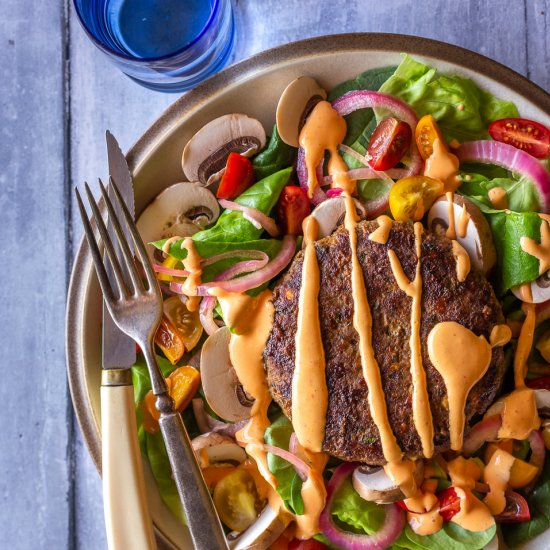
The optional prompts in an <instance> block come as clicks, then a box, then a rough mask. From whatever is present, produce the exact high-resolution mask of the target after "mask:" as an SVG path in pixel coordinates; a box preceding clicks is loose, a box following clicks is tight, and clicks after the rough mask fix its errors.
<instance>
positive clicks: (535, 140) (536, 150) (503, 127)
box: [489, 118, 550, 159]
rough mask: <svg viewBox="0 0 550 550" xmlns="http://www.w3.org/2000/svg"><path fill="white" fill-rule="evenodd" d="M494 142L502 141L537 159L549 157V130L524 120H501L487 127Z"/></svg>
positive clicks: (536, 123) (531, 121)
mask: <svg viewBox="0 0 550 550" xmlns="http://www.w3.org/2000/svg"><path fill="white" fill-rule="evenodd" d="M489 134H491V137H492V138H493V139H494V140H495V141H502V142H503V143H508V144H510V145H513V146H514V147H517V148H518V149H522V150H523V151H526V152H527V153H529V154H531V155H533V156H534V157H536V158H538V159H543V158H546V157H547V156H548V155H550V130H549V129H548V128H546V126H543V125H542V124H539V123H538V122H535V121H533V120H527V119H526V118H502V119H500V120H495V121H494V122H492V123H491V125H490V126H489Z"/></svg>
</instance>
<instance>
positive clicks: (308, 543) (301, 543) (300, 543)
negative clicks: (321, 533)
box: [288, 539, 328, 550]
mask: <svg viewBox="0 0 550 550" xmlns="http://www.w3.org/2000/svg"><path fill="white" fill-rule="evenodd" d="M327 548H328V546H326V545H324V544H323V543H322V542H319V541H318V540H315V539H309V540H300V539H294V540H291V541H290V543H289V544H288V550H325V549H327Z"/></svg>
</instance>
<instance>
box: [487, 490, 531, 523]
mask: <svg viewBox="0 0 550 550" xmlns="http://www.w3.org/2000/svg"><path fill="white" fill-rule="evenodd" d="M530 519H531V512H530V511H529V505H528V504H527V501H526V500H525V499H524V498H523V497H522V496H521V495H520V494H519V493H516V492H514V491H506V508H504V511H503V512H502V513H501V514H499V515H498V516H495V521H496V522H497V523H520V522H522V521H529V520H530Z"/></svg>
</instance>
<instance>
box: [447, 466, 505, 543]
mask: <svg viewBox="0 0 550 550" xmlns="http://www.w3.org/2000/svg"><path fill="white" fill-rule="evenodd" d="M448 470H449V476H450V478H451V483H452V485H453V488H454V490H455V491H456V494H457V496H458V497H459V498H460V511H459V512H458V513H457V514H456V515H454V516H453V517H452V518H451V521H452V522H454V523H456V524H458V525H460V526H461V527H463V528H464V529H468V530H469V531H474V532H480V531H485V530H486V529H489V528H490V527H492V526H493V525H494V524H495V520H494V518H493V515H492V514H491V512H490V510H489V509H488V508H487V506H486V505H485V504H484V503H483V502H481V501H480V500H479V499H478V498H477V497H476V496H475V495H474V494H473V493H472V489H473V488H474V487H475V482H476V481H477V480H479V479H480V477H481V470H480V468H479V466H478V465H477V464H476V463H475V461H474V460H472V459H466V458H464V457H462V456H459V457H457V458H455V459H454V460H452V461H451V462H449V463H448Z"/></svg>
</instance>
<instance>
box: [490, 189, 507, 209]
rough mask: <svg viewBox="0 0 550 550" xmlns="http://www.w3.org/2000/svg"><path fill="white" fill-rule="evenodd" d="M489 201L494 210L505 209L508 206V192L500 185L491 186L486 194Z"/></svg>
mask: <svg viewBox="0 0 550 550" xmlns="http://www.w3.org/2000/svg"><path fill="white" fill-rule="evenodd" d="M487 195H488V197H489V202H490V203H491V206H492V207H493V208H494V209H495V210H506V209H507V208H508V193H506V190H505V189H503V188H502V187H493V188H492V189H489V193H488V194H487Z"/></svg>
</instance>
